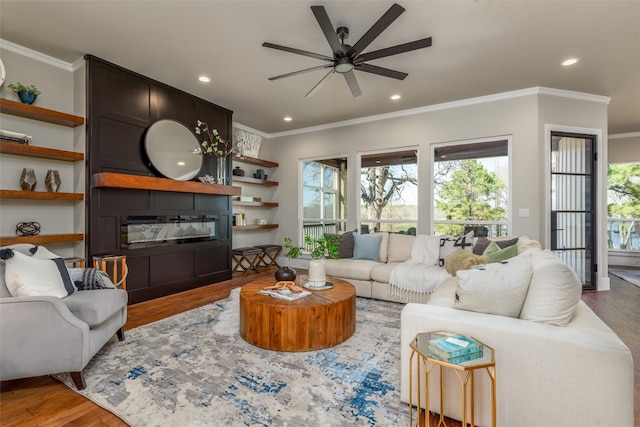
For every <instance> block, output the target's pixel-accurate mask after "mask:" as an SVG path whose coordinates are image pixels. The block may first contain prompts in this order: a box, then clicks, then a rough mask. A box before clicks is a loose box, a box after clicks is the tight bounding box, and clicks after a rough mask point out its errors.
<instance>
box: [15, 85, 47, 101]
mask: <svg viewBox="0 0 640 427" xmlns="http://www.w3.org/2000/svg"><path fill="white" fill-rule="evenodd" d="M9 89H11V90H12V91H13V92H14V93H17V94H18V98H20V101H22V102H23V103H25V104H33V103H34V102H35V100H36V98H37V97H38V95H40V94H41V93H42V92H40V90H39V89H38V88H37V87H35V86H34V85H28V86H25V85H23V84H22V83H20V82H16V83H11V84H10V85H9Z"/></svg>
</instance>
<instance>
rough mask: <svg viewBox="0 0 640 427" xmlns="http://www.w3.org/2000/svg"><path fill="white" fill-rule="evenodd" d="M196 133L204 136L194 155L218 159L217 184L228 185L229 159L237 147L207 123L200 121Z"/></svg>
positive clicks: (197, 123)
mask: <svg viewBox="0 0 640 427" xmlns="http://www.w3.org/2000/svg"><path fill="white" fill-rule="evenodd" d="M195 132H196V134H197V135H202V137H203V140H202V142H200V147H198V148H196V149H195V150H193V154H198V155H202V156H215V157H216V184H222V185H225V184H227V157H228V156H229V155H230V154H231V153H233V151H234V149H235V148H236V146H235V145H234V144H233V143H232V142H231V141H230V140H227V139H224V138H223V137H222V136H220V133H219V132H218V130H217V129H209V126H208V125H207V122H203V121H201V120H198V121H197V122H196V129H195Z"/></svg>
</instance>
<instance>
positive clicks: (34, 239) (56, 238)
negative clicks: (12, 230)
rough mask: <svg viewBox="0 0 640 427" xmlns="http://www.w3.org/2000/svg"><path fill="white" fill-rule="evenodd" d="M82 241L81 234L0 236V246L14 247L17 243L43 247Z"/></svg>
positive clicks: (82, 235)
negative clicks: (49, 244) (47, 244)
mask: <svg viewBox="0 0 640 427" xmlns="http://www.w3.org/2000/svg"><path fill="white" fill-rule="evenodd" d="M82 239H84V234H82V233H70V234H38V235H37V236H1V237H0V246H7V245H15V244H17V243H31V244H32V245H44V244H46V243H58V242H79V241H82Z"/></svg>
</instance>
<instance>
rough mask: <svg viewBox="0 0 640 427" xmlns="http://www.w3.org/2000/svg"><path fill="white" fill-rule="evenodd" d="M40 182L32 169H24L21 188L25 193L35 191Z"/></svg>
mask: <svg viewBox="0 0 640 427" xmlns="http://www.w3.org/2000/svg"><path fill="white" fill-rule="evenodd" d="M37 183H38V180H37V179H36V173H35V172H34V170H33V169H31V168H24V169H22V175H21V176H20V187H21V188H22V189H23V190H24V191H33V190H35V188H36V184H37Z"/></svg>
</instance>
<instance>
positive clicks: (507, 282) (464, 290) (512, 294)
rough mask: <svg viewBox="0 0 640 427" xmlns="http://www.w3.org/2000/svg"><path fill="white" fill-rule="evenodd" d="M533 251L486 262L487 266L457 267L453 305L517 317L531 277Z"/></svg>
mask: <svg viewBox="0 0 640 427" xmlns="http://www.w3.org/2000/svg"><path fill="white" fill-rule="evenodd" d="M531 274H532V267H531V256H530V255H526V254H525V255H518V256H516V257H513V258H511V259H509V260H508V261H507V262H506V263H504V264H501V263H496V264H487V265H486V266H485V267H484V270H461V271H458V274H457V276H458V286H457V289H456V301H455V304H454V306H455V307H456V308H459V309H462V310H469V311H477V312H480V313H489V314H498V315H501V316H509V317H518V316H519V315H520V311H521V310H522V306H523V304H524V300H525V298H526V296H527V290H528V289H529V282H530V281H531Z"/></svg>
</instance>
